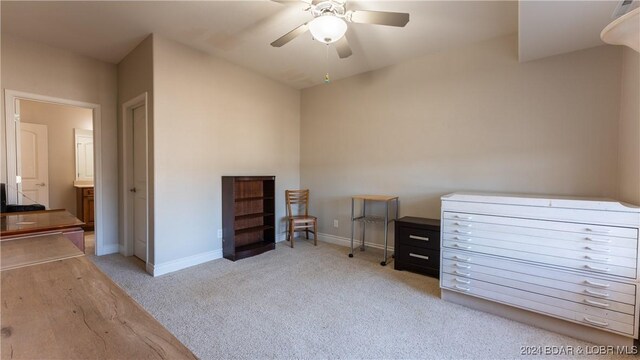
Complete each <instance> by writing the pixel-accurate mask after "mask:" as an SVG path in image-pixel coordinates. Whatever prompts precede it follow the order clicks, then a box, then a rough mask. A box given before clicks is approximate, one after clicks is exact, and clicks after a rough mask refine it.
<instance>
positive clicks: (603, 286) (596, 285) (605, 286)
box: [584, 279, 611, 289]
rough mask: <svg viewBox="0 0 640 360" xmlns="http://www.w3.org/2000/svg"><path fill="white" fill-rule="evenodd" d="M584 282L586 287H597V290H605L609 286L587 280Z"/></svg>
mask: <svg viewBox="0 0 640 360" xmlns="http://www.w3.org/2000/svg"><path fill="white" fill-rule="evenodd" d="M584 282H585V283H587V285H591V286H595V287H599V288H605V289H606V288H608V287H609V286H611V285H609V284H600V283H597V282H593V281H589V280H588V279H585V280H584Z"/></svg>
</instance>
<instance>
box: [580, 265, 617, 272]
mask: <svg viewBox="0 0 640 360" xmlns="http://www.w3.org/2000/svg"><path fill="white" fill-rule="evenodd" d="M584 267H585V268H587V269H588V270H595V271H606V272H609V271H611V269H609V268H601V267H597V266H591V265H589V264H587V265H585V266H584Z"/></svg>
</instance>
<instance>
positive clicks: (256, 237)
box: [222, 176, 276, 261]
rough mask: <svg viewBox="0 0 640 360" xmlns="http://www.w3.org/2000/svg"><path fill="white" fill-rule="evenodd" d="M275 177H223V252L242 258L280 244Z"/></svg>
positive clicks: (228, 257) (230, 258) (225, 254)
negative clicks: (276, 214)
mask: <svg viewBox="0 0 640 360" xmlns="http://www.w3.org/2000/svg"><path fill="white" fill-rule="evenodd" d="M275 181H276V178H275V176H223V177H222V253H223V256H224V257H225V258H226V259H229V260H233V261H236V260H239V259H244V258H246V257H250V256H254V255H258V254H262V253H263V252H265V251H269V250H273V249H275V247H276V234H275Z"/></svg>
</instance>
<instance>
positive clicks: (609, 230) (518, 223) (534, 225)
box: [444, 211, 638, 240]
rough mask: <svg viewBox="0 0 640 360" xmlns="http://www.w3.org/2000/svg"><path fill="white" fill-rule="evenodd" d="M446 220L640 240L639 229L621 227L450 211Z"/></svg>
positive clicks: (446, 214)
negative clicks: (639, 238) (639, 237)
mask: <svg viewBox="0 0 640 360" xmlns="http://www.w3.org/2000/svg"><path fill="white" fill-rule="evenodd" d="M444 219H445V220H453V221H454V222H459V223H460V224H461V225H464V224H468V222H474V223H485V224H494V225H508V226H511V227H520V228H530V229H541V230H557V231H562V232H573V233H580V234H583V235H592V236H613V237H626V238H631V239H636V240H637V239H638V230H637V229H634V228H627V227H620V226H604V225H590V224H580V223H573V222H563V221H551V220H532V219H521V218H513V217H506V216H492V215H478V214H469V213H458V212H450V211H445V212H444ZM446 223H447V222H446V221H445V224H446Z"/></svg>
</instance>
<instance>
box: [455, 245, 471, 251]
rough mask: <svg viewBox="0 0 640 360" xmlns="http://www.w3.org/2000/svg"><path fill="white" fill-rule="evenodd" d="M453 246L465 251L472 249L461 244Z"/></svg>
mask: <svg viewBox="0 0 640 360" xmlns="http://www.w3.org/2000/svg"><path fill="white" fill-rule="evenodd" d="M453 246H455V247H457V248H460V249H465V250H469V249H471V246H464V245H460V244H456V243H454V244H453Z"/></svg>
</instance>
